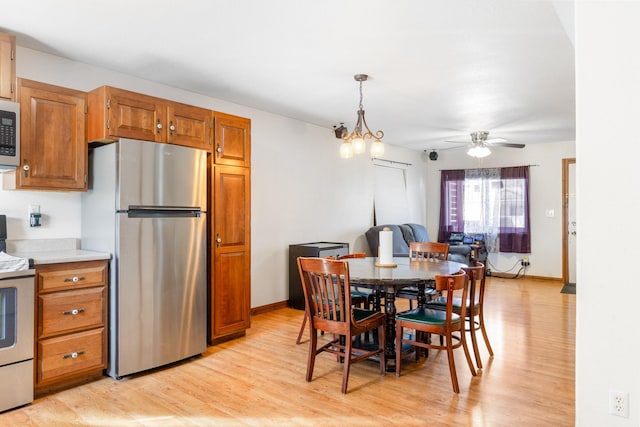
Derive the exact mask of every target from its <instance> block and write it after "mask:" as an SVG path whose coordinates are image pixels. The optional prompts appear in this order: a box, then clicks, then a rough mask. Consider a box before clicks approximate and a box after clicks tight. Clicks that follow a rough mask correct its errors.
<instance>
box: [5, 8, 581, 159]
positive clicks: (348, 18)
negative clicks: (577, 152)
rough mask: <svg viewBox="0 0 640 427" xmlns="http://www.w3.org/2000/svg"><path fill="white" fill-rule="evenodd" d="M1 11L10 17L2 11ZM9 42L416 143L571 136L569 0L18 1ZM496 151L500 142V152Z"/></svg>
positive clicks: (8, 25) (8, 23)
mask: <svg viewBox="0 0 640 427" xmlns="http://www.w3.org/2000/svg"><path fill="white" fill-rule="evenodd" d="M7 11H8V12H10V13H7ZM0 29H1V30H3V31H5V32H9V33H13V34H15V35H16V36H17V42H18V45H20V46H24V47H28V48H32V49H35V50H40V51H44V52H48V53H53V54H56V55H59V56H62V57H66V58H70V59H72V60H75V61H79V62H84V63H88V64H93V65H97V66H101V67H104V68H108V69H112V70H115V71H120V72H123V73H126V74H130V75H134V76H138V77H142V78H145V79H148V80H153V81H157V82H161V83H165V84H168V85H171V86H175V87H179V88H183V89H186V90H190V91H193V92H197V93H201V94H205V95H209V96H211V97H214V98H219V99H224V100H228V101H232V102H236V103H239V104H243V105H248V106H251V107H255V108H259V109H263V110H267V111H271V112H274V113H278V114H282V115H285V116H289V117H293V118H296V119H300V120H304V121H307V122H310V123H314V124H317V125H320V126H323V127H326V128H327V132H330V129H331V128H332V126H333V125H335V124H338V123H340V122H344V123H345V125H347V127H348V128H349V130H351V129H352V128H353V125H354V122H355V120H356V110H357V107H358V101H359V93H358V83H356V82H355V80H354V79H353V75H354V74H357V73H365V74H369V76H370V77H369V80H368V81H367V82H365V83H364V86H363V92H364V109H365V111H366V119H367V122H368V123H369V126H370V127H371V130H372V131H376V130H378V129H382V130H383V131H384V133H385V138H384V141H385V142H387V143H390V144H394V145H401V146H406V147H408V148H411V149H416V150H424V149H431V148H443V147H451V146H452V144H450V143H445V142H444V141H445V140H450V139H455V140H466V139H467V137H468V133H469V132H471V131H474V130H488V131H490V132H491V134H490V138H491V137H502V138H506V139H508V140H509V142H514V143H525V144H530V143H537V142H559V141H569V140H574V139H575V94H574V88H575V81H574V48H573V1H571V0H565V1H526V0H456V1H452V0H394V1H391V0H324V1H318V0H316V1H314V0H269V1H265V0H212V1H206V0H181V1H168V0H109V1H102V2H94V1H87V0H57V1H55V2H52V1H50V0H21V1H14V2H11V6H10V8H9V9H7V10H5V11H4V12H3V13H2V14H1V15H0ZM501 149H503V150H505V149H508V148H501Z"/></svg>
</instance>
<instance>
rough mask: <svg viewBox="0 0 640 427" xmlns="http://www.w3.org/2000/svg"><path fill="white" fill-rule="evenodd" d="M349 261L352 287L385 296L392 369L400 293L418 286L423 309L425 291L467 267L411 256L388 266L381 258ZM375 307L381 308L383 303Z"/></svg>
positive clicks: (388, 361) (388, 363)
mask: <svg viewBox="0 0 640 427" xmlns="http://www.w3.org/2000/svg"><path fill="white" fill-rule="evenodd" d="M345 261H347V262H348V263H349V278H350V281H351V285H352V286H357V287H363V288H369V289H372V290H373V292H374V297H376V298H377V297H379V296H380V295H381V296H383V297H384V309H385V314H386V329H385V335H386V339H385V356H386V358H387V365H388V369H391V367H390V366H389V365H390V364H391V363H390V362H392V361H395V354H396V347H395V337H396V311H397V310H396V305H395V300H396V292H397V291H398V290H400V289H402V288H406V287H411V286H415V287H417V288H418V306H419V307H421V306H423V305H424V304H425V303H426V300H427V298H426V294H425V289H426V288H427V287H432V286H434V281H435V277H436V276H437V275H444V274H455V273H457V272H459V271H460V269H461V268H462V267H467V265H466V264H462V263H459V262H455V261H434V260H411V259H410V258H409V257H393V262H392V263H390V264H387V265H380V264H379V263H378V258H377V257H366V258H350V259H346V260H345ZM374 304H375V305H377V306H378V307H379V306H380V303H379V301H376V302H375V303H374ZM393 369H395V368H393Z"/></svg>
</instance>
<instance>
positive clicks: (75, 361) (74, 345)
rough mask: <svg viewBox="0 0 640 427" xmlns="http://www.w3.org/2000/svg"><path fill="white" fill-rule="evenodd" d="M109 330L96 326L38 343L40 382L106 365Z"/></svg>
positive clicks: (38, 374) (38, 379)
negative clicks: (104, 349) (95, 327)
mask: <svg viewBox="0 0 640 427" xmlns="http://www.w3.org/2000/svg"><path fill="white" fill-rule="evenodd" d="M105 338H106V335H105V329H104V328H99V329H93V330H91V331H86V332H78V333H75V334H71V335H65V336H63V337H58V338H49V339H46V340H41V341H40V342H39V343H38V355H39V357H38V367H37V381H38V382H39V383H40V382H44V381H49V380H53V379H56V378H59V377H64V376H70V375H73V374H75V373H81V372H83V371H89V370H92V369H100V368H104V367H105V366H106V360H105V357H104V356H103V355H104V354H105V353H104V352H103V351H102V349H103V348H102V347H103V343H104V342H105Z"/></svg>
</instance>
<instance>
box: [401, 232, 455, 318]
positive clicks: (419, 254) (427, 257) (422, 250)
mask: <svg viewBox="0 0 640 427" xmlns="http://www.w3.org/2000/svg"><path fill="white" fill-rule="evenodd" d="M448 257H449V244H448V243H440V242H411V243H409V259H410V260H411V261H436V262H437V261H446V260H447V258H448ZM425 292H426V298H427V300H430V299H431V298H433V297H435V296H437V295H439V293H438V292H437V291H436V290H435V289H433V288H426V289H425ZM396 297H397V298H406V299H408V300H409V309H413V301H417V300H418V288H417V287H415V286H410V287H407V288H403V289H400V290H399V291H398V292H396Z"/></svg>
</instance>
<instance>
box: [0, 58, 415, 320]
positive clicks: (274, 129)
mask: <svg viewBox="0 0 640 427" xmlns="http://www.w3.org/2000/svg"><path fill="white" fill-rule="evenodd" d="M17 74H18V76H19V77H23V78H29V79H32V80H38V81H42V82H46V83H51V84H55V85H59V86H65V87H70V88H74V89H79V90H85V91H89V90H91V89H94V88H96V87H98V86H101V85H105V84H106V85H111V86H115V87H120V88H124V89H129V90H133V91H137V92H140V93H146V94H150V95H154V96H158V97H162V98H167V99H172V100H175V101H180V102H184V103H187V104H193V105H198V106H202V107H206V108H210V109H213V110H217V111H223V112H226V113H230V114H237V115H240V116H244V117H248V118H250V119H251V120H252V159H251V161H252V172H251V185H252V203H251V205H252V206H251V208H252V221H251V226H252V241H251V244H252V250H251V255H252V267H251V276H252V298H251V306H252V307H257V306H262V305H266V304H271V303H275V302H280V301H284V300H287V299H288V257H287V255H288V248H289V245H290V244H294V243H305V242H312V241H320V240H322V241H338V242H348V243H349V244H350V246H351V249H352V250H354V251H361V250H366V249H367V244H366V241H365V239H364V235H363V233H364V232H365V231H366V230H367V228H369V227H370V226H371V225H372V221H373V210H372V209H373V208H372V207H373V164H372V162H371V160H370V159H369V158H368V157H367V156H366V155H362V156H360V157H356V158H353V159H350V160H343V159H340V157H339V155H338V150H339V142H340V141H339V140H337V139H335V137H334V136H333V132H332V131H331V129H325V128H321V127H318V126H314V125H310V124H307V123H303V122H300V121H297V120H293V119H289V118H286V117H283V116H278V115H275V114H271V113H267V112H264V111H260V110H256V109H252V108H248V107H245V106H241V105H237V104H232V103H229V102H225V101H222V100H218V99H213V98H209V97H204V96H202V95H198V94H194V93H190V92H186V91H183V90H180V89H177V88H173V87H169V86H165V85H160V84H156V83H154V82H151V81H148V80H141V79H138V78H134V77H130V76H126V75H122V74H119V73H115V72H111V71H109V70H105V69H101V68H96V67H92V66H88V65H86V64H81V63H76V62H72V61H68V60H65V59H62V58H59V57H56V56H52V55H47V54H43V53H40V52H37V51H34V50H31V49H26V48H21V47H18V51H17ZM354 119H355V110H354ZM381 126H382V127H384V126H383V125H382V124H381ZM388 138H389V137H388ZM389 139H390V138H389ZM421 154H422V153H419V152H415V151H411V150H406V149H403V148H399V147H394V146H392V145H390V144H389V143H388V144H387V153H386V155H385V156H384V157H385V158H387V159H390V160H396V161H402V162H407V163H412V164H413V165H412V166H411V167H409V169H408V181H409V186H408V191H409V198H410V199H411V200H412V203H411V205H410V212H407V213H406V221H407V222H419V223H425V221H426V215H425V181H426V177H425V170H426V169H425V166H424V160H423V158H422V156H421ZM0 179H1V178H0ZM29 204H39V205H40V206H41V210H42V213H43V215H44V224H43V226H42V227H40V228H29V227H28V222H27V220H28V216H27V215H28V206H29ZM80 209H81V204H80V195H79V194H78V193H61V192H35V191H2V190H0V213H4V214H6V215H7V216H8V234H9V236H8V237H9V239H34V238H61V237H75V238H79V237H80V236H81V232H82V231H81V229H80V227H81V226H80Z"/></svg>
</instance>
